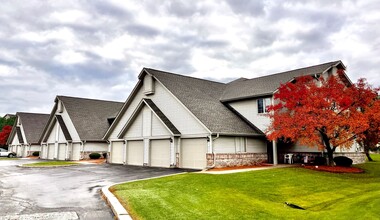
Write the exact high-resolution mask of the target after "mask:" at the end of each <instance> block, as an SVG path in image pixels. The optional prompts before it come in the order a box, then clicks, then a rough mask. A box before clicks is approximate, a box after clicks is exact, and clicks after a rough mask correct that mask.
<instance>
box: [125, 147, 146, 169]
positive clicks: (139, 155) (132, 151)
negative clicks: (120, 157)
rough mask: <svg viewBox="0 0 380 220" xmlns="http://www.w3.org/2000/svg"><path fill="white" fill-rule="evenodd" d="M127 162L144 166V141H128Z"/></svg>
mask: <svg viewBox="0 0 380 220" xmlns="http://www.w3.org/2000/svg"><path fill="white" fill-rule="evenodd" d="M127 145H128V146H127V164H129V165H137V166H142V165H143V164H144V142H143V141H128V142H127Z"/></svg>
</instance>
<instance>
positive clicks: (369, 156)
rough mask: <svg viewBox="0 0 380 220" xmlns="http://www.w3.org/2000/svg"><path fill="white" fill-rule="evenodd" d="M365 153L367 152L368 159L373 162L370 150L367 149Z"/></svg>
mask: <svg viewBox="0 0 380 220" xmlns="http://www.w3.org/2000/svg"><path fill="white" fill-rule="evenodd" d="M364 151H365V155H366V156H367V158H368V161H373V160H372V158H371V155H370V154H369V150H368V148H365V149H364Z"/></svg>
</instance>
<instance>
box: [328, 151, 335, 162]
mask: <svg viewBox="0 0 380 220" xmlns="http://www.w3.org/2000/svg"><path fill="white" fill-rule="evenodd" d="M327 156H328V159H329V161H328V164H327V165H329V166H334V165H335V163H334V150H332V149H331V148H330V149H327Z"/></svg>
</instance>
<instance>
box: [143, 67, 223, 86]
mask: <svg viewBox="0 0 380 220" xmlns="http://www.w3.org/2000/svg"><path fill="white" fill-rule="evenodd" d="M144 69H146V70H153V71H157V72H162V73H167V74H172V75H176V76H181V77H186V78H191V79H197V80H202V81H207V82H212V83H218V84H222V85H226V83H222V82H217V81H212V80H208V79H203V78H198V77H194V76H188V75H182V74H178V73H173V72H168V71H163V70H158V69H153V68H147V67H144Z"/></svg>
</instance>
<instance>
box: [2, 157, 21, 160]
mask: <svg viewBox="0 0 380 220" xmlns="http://www.w3.org/2000/svg"><path fill="white" fill-rule="evenodd" d="M18 159H19V158H15V157H0V160H18Z"/></svg>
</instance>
